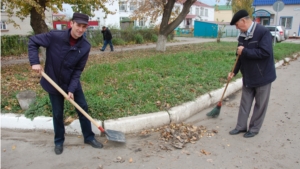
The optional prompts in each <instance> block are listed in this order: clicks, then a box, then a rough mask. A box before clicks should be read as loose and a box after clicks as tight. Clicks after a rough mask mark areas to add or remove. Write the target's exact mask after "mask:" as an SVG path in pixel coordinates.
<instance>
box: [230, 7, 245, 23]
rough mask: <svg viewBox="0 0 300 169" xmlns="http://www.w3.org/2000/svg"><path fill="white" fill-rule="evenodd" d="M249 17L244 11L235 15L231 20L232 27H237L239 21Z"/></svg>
mask: <svg viewBox="0 0 300 169" xmlns="http://www.w3.org/2000/svg"><path fill="white" fill-rule="evenodd" d="M246 16H249V14H248V12H247V11H246V10H244V9H242V10H239V11H238V12H237V13H235V14H234V15H233V17H232V19H231V22H230V25H235V23H236V22H237V21H239V20H240V19H241V18H243V17H246Z"/></svg>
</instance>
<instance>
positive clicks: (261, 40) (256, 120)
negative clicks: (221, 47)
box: [228, 10, 276, 138]
mask: <svg viewBox="0 0 300 169" xmlns="http://www.w3.org/2000/svg"><path fill="white" fill-rule="evenodd" d="M230 25H235V26H236V28H237V29H239V30H240V31H241V33H240V35H239V37H238V47H237V51H236V53H237V55H239V56H240V57H239V59H238V62H237V64H236V67H235V69H234V71H233V73H229V74H228V79H231V78H232V77H233V76H235V75H236V74H237V73H238V72H239V71H241V73H242V75H243V87H242V97H241V103H240V109H239V114H238V121H237V125H236V127H235V129H233V130H232V131H230V132H229V134H231V135H236V134H239V133H241V132H246V133H245V134H244V137H245V138H249V137H253V136H255V135H256V134H258V133H259V131H260V128H261V126H262V124H263V121H264V118H265V115H266V112H267V107H268V103H269V97H270V91H271V84H272V82H273V81H275V79H276V71H275V65H274V57H273V46H272V35H271V33H270V31H269V30H268V29H266V28H265V27H264V26H262V25H260V24H257V23H255V22H253V21H252V20H251V18H250V17H249V15H248V12H247V11H246V10H240V11H238V12H237V13H236V14H234V16H233V18H232V20H231V23H230ZM254 100H255V104H254V108H253V115H252V117H251V119H250V123H249V126H248V125H247V121H248V117H249V114H250V110H251V107H252V103H253V101H254Z"/></svg>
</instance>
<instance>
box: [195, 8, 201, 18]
mask: <svg viewBox="0 0 300 169" xmlns="http://www.w3.org/2000/svg"><path fill="white" fill-rule="evenodd" d="M196 15H197V16H199V15H200V11H199V8H196Z"/></svg>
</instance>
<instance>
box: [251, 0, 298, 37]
mask: <svg viewBox="0 0 300 169" xmlns="http://www.w3.org/2000/svg"><path fill="white" fill-rule="evenodd" d="M275 2H277V0H254V1H253V7H254V12H253V18H254V19H255V21H256V22H258V23H260V24H262V25H281V26H283V27H285V29H287V30H289V36H290V37H291V36H293V35H294V34H295V35H296V36H300V19H299V18H300V0H282V2H283V4H284V5H283V6H279V5H277V6H276V5H275V6H276V7H277V8H275V7H273V5H274V3H275ZM282 7H283V8H282ZM274 8H275V9H276V10H274ZM279 8H282V10H280V11H278V9H279Z"/></svg>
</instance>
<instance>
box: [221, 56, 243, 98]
mask: <svg viewBox="0 0 300 169" xmlns="http://www.w3.org/2000/svg"><path fill="white" fill-rule="evenodd" d="M239 58H240V55H238V56H237V58H236V60H235V63H234V65H233V67H232V70H231V73H233V71H234V68H235V66H236V64H237V62H238V60H239ZM230 80H231V79H227V83H226V86H225V89H224V91H223V94H222V97H221V99H220V102H222V100H223V97H224V95H225V92H226V89H227V87H228V84H229V82H230Z"/></svg>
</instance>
